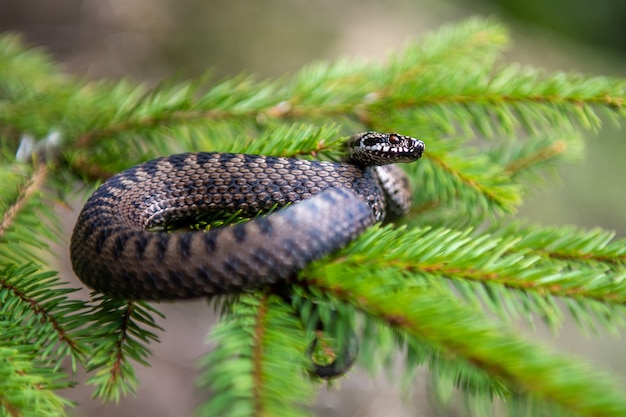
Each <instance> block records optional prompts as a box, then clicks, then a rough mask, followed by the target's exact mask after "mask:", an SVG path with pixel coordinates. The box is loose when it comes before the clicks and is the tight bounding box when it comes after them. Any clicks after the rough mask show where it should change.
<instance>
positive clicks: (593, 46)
mask: <svg viewBox="0 0 626 417" xmlns="http://www.w3.org/2000/svg"><path fill="white" fill-rule="evenodd" d="M476 15H480V16H494V17H496V18H497V19H498V20H500V21H502V22H504V23H505V24H507V25H508V26H509V27H510V28H511V31H512V37H513V41H514V46H513V48H512V49H511V50H510V51H509V52H508V53H507V56H506V60H507V61H508V62H519V63H521V64H527V65H531V66H534V67H538V68H545V69H546V70H548V71H555V70H565V71H570V70H572V71H580V72H584V73H588V74H603V75H614V76H621V77H623V76H624V75H626V74H625V72H626V2H619V1H612V0H595V1H593V2H590V1H586V0H570V1H568V0H552V1H542V0H526V1H524V2H520V1H515V0H447V1H441V0H439V1H435V0H432V1H428V0H416V1H409V0H386V1H373V0H343V1H339V0H318V1H304V0H292V1H288V0H260V1H256V2H252V1H248V2H244V1H238V2H235V1H226V0H205V1H200V0H56V1H47V0H20V1H17V0H13V1H12V0H0V32H4V31H15V32H18V33H20V34H22V35H23V37H24V38H25V39H26V40H27V41H28V42H29V43H31V44H32V45H38V46H43V47H45V48H46V49H47V50H48V51H50V52H51V53H52V54H53V56H54V57H55V58H56V59H57V60H58V61H59V62H61V63H62V64H63V65H64V68H65V69H66V70H67V72H69V73H75V74H77V75H79V76H80V77H84V78H87V79H93V80H97V79H100V78H111V79H119V78H121V77H129V78H131V79H134V80H137V81H142V82H145V83H146V84H147V85H154V84H156V83H158V82H159V81H160V80H162V79H164V78H169V77H173V76H175V77H177V78H193V77H196V76H198V75H200V74H202V73H204V72H206V71H207V70H208V69H211V70H212V71H213V73H214V74H215V75H216V77H217V78H222V77H228V76H231V75H234V74H238V73H242V72H244V73H248V74H249V73H253V74H256V75H257V76H258V78H265V77H275V76H281V75H286V74H287V75H288V74H290V73H293V72H295V71H297V70H298V69H299V68H300V67H302V66H303V65H306V64H308V63H310V62H311V61H316V60H332V59H335V58H338V57H350V56H354V57H368V58H371V59H384V57H385V56H386V55H387V54H388V53H389V52H390V51H392V50H394V49H397V48H398V47H400V46H401V45H402V44H403V43H404V42H406V41H407V40H408V39H411V38H415V37H418V36H420V35H422V34H424V33H425V32H427V31H430V30H433V29H436V28H437V27H438V26H440V25H441V24H445V23H452V22H456V21H460V20H463V19H465V18H467V17H469V16H476ZM588 136H589V141H588V142H587V152H586V154H587V157H586V159H585V160H584V161H582V162H581V163H579V164H576V165H572V166H567V167H565V168H564V169H562V170H561V178H562V179H561V180H560V181H558V182H557V183H556V185H554V186H550V187H549V188H547V187H546V188H544V189H543V190H539V191H537V192H536V193H535V194H534V195H532V196H530V198H528V199H527V202H526V203H525V205H524V206H523V207H522V209H521V211H520V216H521V217H523V218H527V219H530V220H532V221H533V222H536V223H540V224H577V225H581V226H585V227H594V226H601V227H603V228H607V229H611V230H616V231H617V233H618V236H621V237H624V236H625V235H626V192H625V190H624V185H623V184H624V179H625V178H626V164H625V163H623V159H624V158H625V157H626V141H625V140H624V137H623V136H624V133H623V131H620V130H619V128H618V127H616V126H606V127H605V128H603V129H602V131H601V132H599V135H597V136H595V135H588ZM75 216H76V212H75V211H74V212H66V213H65V217H66V220H65V223H66V224H65V226H66V227H67V230H68V236H69V230H71V227H72V226H73V223H74V220H75ZM59 254H60V265H59V266H58V268H59V270H61V271H62V273H63V274H64V276H66V277H67V279H68V280H70V279H73V274H71V272H70V271H69V269H68V267H67V257H68V255H67V247H64V246H61V247H60V248H59ZM76 285H79V284H78V283H76ZM159 308H160V309H161V310H163V311H164V312H165V313H166V315H167V320H165V321H163V322H162V323H161V324H162V325H163V326H164V327H165V332H164V333H163V334H161V339H162V343H160V344H158V345H154V346H153V348H154V349H153V350H154V353H155V356H154V360H153V361H152V367H151V368H141V367H138V369H137V370H138V374H139V378H140V381H141V385H140V387H139V390H138V393H137V396H136V397H130V398H125V399H123V400H122V401H121V403H120V405H119V406H117V407H116V406H114V405H102V404H100V402H99V401H91V400H90V396H91V389H90V388H89V387H85V386H84V385H79V386H78V387H77V388H75V389H71V390H67V391H66V392H65V393H64V395H67V396H68V397H69V398H71V399H73V400H75V401H77V402H78V403H79V405H78V407H77V408H76V409H75V410H74V411H72V412H73V413H74V414H75V415H76V416H94V417H104V416H119V415H123V416H153V417H166V416H176V417H184V416H190V415H192V413H193V409H194V408H195V407H196V406H197V404H199V403H200V402H201V401H202V399H203V398H204V397H205V395H206V393H202V392H200V391H199V390H197V389H196V388H195V387H194V378H195V375H196V373H197V371H196V370H195V365H196V360H197V359H198V357H199V356H200V355H202V353H203V352H205V351H206V349H208V347H207V346H206V345H205V344H204V342H203V340H204V338H205V336H206V334H207V333H208V330H209V328H210V327H211V325H212V324H213V323H214V320H215V318H214V316H213V314H212V309H210V308H207V307H206V303H205V302H186V303H176V304H166V305H162V306H159ZM537 327H538V329H537V332H536V333H531V332H530V331H529V330H527V329H524V328H522V329H520V331H521V332H525V333H527V335H526V337H529V338H533V339H536V340H540V341H542V342H544V343H546V344H552V345H556V346H557V348H558V349H561V350H562V351H565V352H568V353H572V354H578V355H582V356H585V357H586V358H587V359H588V360H589V361H591V362H593V363H597V364H598V365H599V366H601V367H603V368H607V369H611V370H612V371H614V372H615V373H616V374H617V375H618V376H621V377H622V380H624V381H625V385H626V357H625V355H624V354H623V353H622V352H623V349H621V345H622V342H620V341H619V339H617V338H616V337H614V336H612V335H608V334H604V333H603V332H600V337H597V338H596V337H594V340H588V339H586V338H585V337H583V336H581V334H580V332H579V331H578V330H577V329H576V327H575V326H574V325H573V324H571V323H566V325H565V326H564V328H563V330H562V332H560V335H559V336H558V337H554V336H553V335H551V334H550V333H549V332H547V331H546V330H545V329H543V328H542V327H541V325H540V324H539V323H538V325H537ZM425 385H426V383H425V382H421V381H418V383H417V384H416V387H415V389H414V390H413V391H412V392H411V394H410V395H409V396H408V398H401V396H400V395H399V393H398V389H397V386H396V385H394V383H393V381H390V380H389V379H387V378H384V377H381V378H379V379H375V380H372V379H370V378H369V377H367V376H366V375H364V374H363V373H361V372H359V371H356V372H353V373H352V374H351V375H350V377H349V378H347V379H345V380H342V381H340V382H339V383H338V384H337V387H336V388H338V389H333V390H328V391H325V390H322V392H321V394H320V397H319V400H318V403H317V405H316V406H315V412H316V414H317V415H320V416H328V417H330V416H351V415H355V416H357V415H358V416H365V417H366V416H377V415H385V416H388V417H396V416H397V417H400V416H435V415H437V416H460V415H462V413H459V411H458V410H457V409H455V408H454V407H453V408H452V409H451V410H435V409H433V408H432V407H431V406H430V405H429V403H428V394H427V390H426V389H425Z"/></svg>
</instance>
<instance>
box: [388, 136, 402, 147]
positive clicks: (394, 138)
mask: <svg viewBox="0 0 626 417" xmlns="http://www.w3.org/2000/svg"><path fill="white" fill-rule="evenodd" d="M400 142H402V140H401V139H400V138H399V137H398V136H397V135H389V143H391V144H392V145H399V144H400Z"/></svg>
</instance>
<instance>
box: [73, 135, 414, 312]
mask: <svg viewBox="0 0 626 417" xmlns="http://www.w3.org/2000/svg"><path fill="white" fill-rule="evenodd" d="M359 135H361V136H359ZM367 135H370V136H376V135H380V136H386V137H387V138H389V137H391V138H392V139H393V140H394V141H396V140H399V139H403V140H404V139H411V140H413V141H417V140H416V139H412V138H408V137H404V136H400V135H395V134H379V133H372V132H366V133H363V134H358V135H355V137H353V138H356V139H359V138H361V137H367ZM394 135H395V136H394ZM376 137H378V136H376ZM354 140H355V139H353V141H354ZM417 145H418V149H417V150H413V156H412V160H415V159H417V158H419V157H420V156H421V154H422V151H423V148H424V145H423V143H422V142H421V141H417ZM403 161H405V160H404V159H401V160H399V162H403ZM391 162H396V161H391ZM390 167H393V166H390ZM380 168H383V167H374V166H367V167H359V166H357V165H354V164H351V163H346V162H323V161H307V160H298V159H293V158H278V157H269V156H257V155H243V154H229V153H186V154H180V155H172V156H167V157H163V158H159V159H155V160H152V161H148V162H146V163H143V164H141V165H138V166H135V167H133V168H130V169H128V170H126V171H124V172H122V173H120V174H117V175H116V176H114V177H112V178H111V179H110V180H108V181H107V182H105V183H104V184H103V185H102V186H101V187H100V188H98V190H96V192H95V193H94V194H93V195H92V196H91V197H90V198H89V200H88V201H87V203H86V204H85V206H84V207H83V209H82V211H81V213H80V215H79V218H78V221H77V223H76V226H75V228H74V232H73V235H72V239H71V244H70V253H71V261H72V266H73V269H74V271H75V272H76V274H77V275H78V277H79V278H80V279H81V280H82V281H83V282H84V283H85V284H87V285H88V286H89V287H91V288H93V289H95V290H97V291H100V292H104V293H106V294H109V295H111V296H114V297H120V298H126V299H144V300H159V299H181V298H191V297H201V296H211V295H216V294H226V293H233V292H240V291H243V290H248V289H253V288H258V287H260V286H263V285H268V284H273V283H276V282H280V281H284V280H286V279H289V278H291V277H293V276H294V275H295V274H297V272H298V271H299V270H301V269H302V268H304V267H305V266H306V265H307V264H308V263H309V262H311V261H313V260H316V259H319V258H321V257H322V256H324V255H326V254H328V253H331V252H333V251H336V250H338V249H340V248H341V247H343V246H345V245H346V244H347V243H349V242H350V241H351V240H353V239H354V238H355V237H356V236H358V235H359V234H360V233H362V232H363V231H364V230H365V229H366V228H367V227H369V226H370V225H372V224H373V223H375V222H376V221H380V220H381V219H382V218H383V216H384V215H385V208H386V206H388V204H389V203H388V202H387V201H386V200H385V198H386V194H385V191H384V190H383V185H384V184H382V185H381V181H383V182H386V181H387V179H386V178H380V177H379V174H378V170H379V169H380ZM397 171H398V170H397V169H396V168H389V169H387V170H384V171H380V172H381V173H383V172H384V173H385V174H384V175H387V174H389V173H391V174H392V175H393V178H394V180H395V181H399V182H400V183H402V184H403V185H404V186H405V187H406V186H407V184H406V177H404V176H402V175H400V177H398V176H396V174H397ZM394 192H395V191H394ZM405 199H406V197H405ZM289 203H295V204H291V205H289V206H288V207H286V208H284V209H281V210H278V211H276V212H274V213H272V214H270V215H268V216H265V217H260V218H258V219H255V220H251V221H249V222H246V223H242V224H238V225H235V226H232V227H222V228H215V229H212V230H210V231H209V232H201V231H191V232H181V233H166V232H151V231H148V230H146V229H149V228H152V227H155V226H157V225H160V224H162V223H164V222H169V221H173V220H177V219H182V218H189V217H193V216H195V215H197V214H198V213H202V212H206V211H213V210H227V211H229V212H234V211H236V210H238V209H241V210H242V214H243V215H246V216H254V215H255V214H256V213H257V212H259V211H260V210H268V209H271V208H272V207H273V206H275V205H277V206H278V207H283V206H285V205H286V204H289Z"/></svg>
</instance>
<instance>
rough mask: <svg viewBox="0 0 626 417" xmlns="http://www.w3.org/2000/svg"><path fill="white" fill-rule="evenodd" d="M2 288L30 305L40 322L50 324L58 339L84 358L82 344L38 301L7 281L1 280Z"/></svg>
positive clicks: (0, 286) (0, 285)
mask: <svg viewBox="0 0 626 417" xmlns="http://www.w3.org/2000/svg"><path fill="white" fill-rule="evenodd" d="M0 288H4V289H6V290H8V291H10V292H11V293H13V294H14V295H15V296H16V297H18V298H19V299H20V300H22V301H23V302H24V303H26V304H28V305H29V306H30V310H31V311H32V312H33V314H34V315H35V316H36V317H39V320H40V321H41V322H43V323H50V325H51V326H52V328H53V329H54V330H55V333H56V334H57V337H58V339H59V340H60V341H62V342H63V343H64V344H65V345H66V346H69V347H70V349H71V350H72V352H73V353H74V355H76V356H82V354H83V352H82V351H81V349H80V344H79V343H78V342H77V341H76V340H74V339H73V338H72V337H70V335H69V333H68V332H67V331H66V330H65V329H64V328H63V326H62V325H61V324H60V323H59V322H58V320H57V319H56V318H55V317H54V316H53V315H52V314H50V311H48V310H47V309H46V308H44V307H43V306H42V305H40V304H39V302H38V301H37V300H35V299H33V298H30V297H28V296H27V295H26V293H24V292H23V291H21V290H20V289H19V288H18V287H17V286H15V285H13V284H11V283H10V282H7V281H5V280H4V279H0Z"/></svg>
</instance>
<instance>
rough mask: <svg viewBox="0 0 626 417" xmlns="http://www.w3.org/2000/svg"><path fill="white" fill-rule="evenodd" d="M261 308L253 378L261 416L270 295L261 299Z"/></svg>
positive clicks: (256, 412) (254, 399)
mask: <svg viewBox="0 0 626 417" xmlns="http://www.w3.org/2000/svg"><path fill="white" fill-rule="evenodd" d="M259 301H260V302H259V308H258V310H257V312H256V316H255V326H254V347H253V350H252V366H253V370H252V379H253V381H254V384H253V395H252V397H253V402H254V406H253V409H254V415H255V416H260V415H263V414H264V413H263V401H262V400H261V398H262V394H261V392H262V391H263V386H264V385H265V384H264V378H263V369H262V363H263V354H264V352H263V337H264V334H265V327H266V323H265V317H266V315H267V303H268V297H267V295H266V294H264V295H263V298H261V299H260V300H259Z"/></svg>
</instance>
